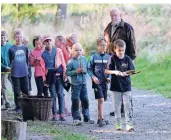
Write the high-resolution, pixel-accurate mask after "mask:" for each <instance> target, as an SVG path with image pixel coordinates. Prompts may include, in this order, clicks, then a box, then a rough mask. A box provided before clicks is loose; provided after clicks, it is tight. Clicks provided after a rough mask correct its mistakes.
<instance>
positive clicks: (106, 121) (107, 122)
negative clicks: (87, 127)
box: [97, 119, 109, 125]
mask: <svg viewBox="0 0 171 140" xmlns="http://www.w3.org/2000/svg"><path fill="white" fill-rule="evenodd" d="M99 121H100V120H99V119H98V121H97V124H99ZM104 121H105V123H106V125H108V124H109V121H108V120H104Z"/></svg>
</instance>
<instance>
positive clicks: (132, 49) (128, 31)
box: [104, 19, 136, 60]
mask: <svg viewBox="0 0 171 140" xmlns="http://www.w3.org/2000/svg"><path fill="white" fill-rule="evenodd" d="M111 30H112V25H111V22H110V23H109V24H108V25H107V27H106V28H105V30H104V32H105V33H107V34H109V37H110V38H109V40H110V42H112V43H113V42H114V41H116V40H117V39H122V40H124V41H125V43H126V51H125V53H126V55H128V56H129V57H130V58H131V59H132V60H134V59H135V58H136V40H135V36H134V29H133V27H132V26H131V25H130V24H128V23H126V22H124V21H123V20H122V19H121V22H120V24H119V25H118V26H117V28H116V30H115V32H114V34H113V36H112V37H111Z"/></svg>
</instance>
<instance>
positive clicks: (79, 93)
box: [71, 84, 90, 122]
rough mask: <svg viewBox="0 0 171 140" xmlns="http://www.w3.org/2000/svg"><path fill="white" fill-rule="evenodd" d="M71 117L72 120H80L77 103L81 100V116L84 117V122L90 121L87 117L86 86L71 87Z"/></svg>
mask: <svg viewBox="0 0 171 140" xmlns="http://www.w3.org/2000/svg"><path fill="white" fill-rule="evenodd" d="M71 98H72V108H71V109H72V117H73V119H74V120H81V116H80V112H79V102H80V100H81V105H82V114H83V117H84V122H87V121H88V120H89V119H90V116H89V100H88V94H87V85H86V84H81V85H72V97H71Z"/></svg>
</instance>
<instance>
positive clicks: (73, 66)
mask: <svg viewBox="0 0 171 140" xmlns="http://www.w3.org/2000/svg"><path fill="white" fill-rule="evenodd" d="M72 56H73V58H72V59H70V60H69V62H68V64H67V76H70V77H71V83H72V95H71V96H72V97H71V98H72V117H73V125H81V124H82V122H81V116H80V113H79V102H80V100H81V104H82V114H83V117H84V122H85V123H89V124H94V121H92V120H90V116H89V101H88V94H87V85H86V81H87V80H86V73H87V61H86V59H85V57H84V56H82V46H81V44H79V43H76V44H74V45H73V48H72Z"/></svg>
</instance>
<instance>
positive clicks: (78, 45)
mask: <svg viewBox="0 0 171 140" xmlns="http://www.w3.org/2000/svg"><path fill="white" fill-rule="evenodd" d="M75 47H80V48H81V54H83V47H82V45H81V44H80V43H76V44H74V45H73V46H72V50H71V53H72V55H73V56H74V54H75Z"/></svg>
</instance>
